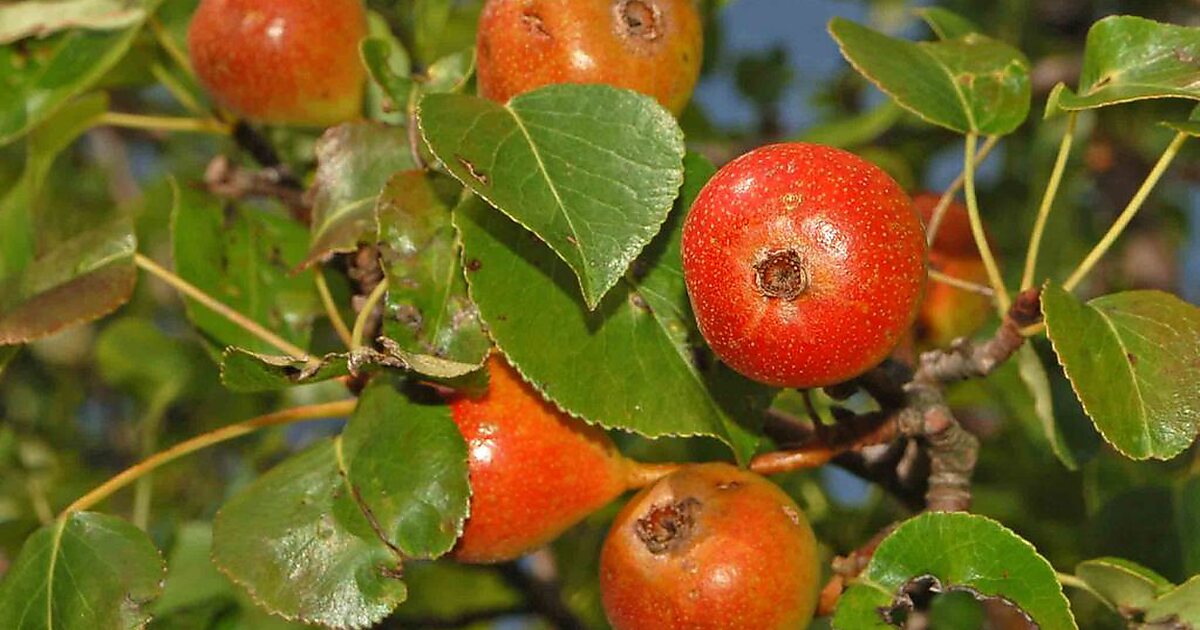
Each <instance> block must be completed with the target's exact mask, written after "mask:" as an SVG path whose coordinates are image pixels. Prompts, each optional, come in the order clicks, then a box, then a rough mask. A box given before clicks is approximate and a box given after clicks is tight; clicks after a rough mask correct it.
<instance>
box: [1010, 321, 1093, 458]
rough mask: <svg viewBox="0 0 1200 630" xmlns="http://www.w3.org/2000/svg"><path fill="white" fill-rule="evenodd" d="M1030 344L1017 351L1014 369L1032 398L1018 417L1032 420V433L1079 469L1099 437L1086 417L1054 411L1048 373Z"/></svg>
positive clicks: (1027, 420) (1058, 456) (1059, 456)
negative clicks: (1027, 406)
mask: <svg viewBox="0 0 1200 630" xmlns="http://www.w3.org/2000/svg"><path fill="white" fill-rule="evenodd" d="M1032 346H1033V341H1032V340H1031V341H1030V342H1028V343H1026V344H1025V345H1023V346H1021V349H1020V350H1018V351H1017V373H1018V375H1019V376H1020V378H1021V382H1022V383H1023V384H1024V385H1025V389H1026V391H1027V392H1028V393H1029V396H1030V398H1031V399H1032V400H1031V403H1032V405H1031V408H1030V410H1031V411H1032V414H1022V416H1023V417H1022V418H1021V419H1022V421H1025V422H1030V421H1036V423H1037V430H1036V433H1037V434H1038V435H1039V436H1040V437H1042V438H1044V439H1045V441H1046V443H1047V445H1048V446H1049V447H1050V450H1051V451H1052V452H1053V453H1054V455H1055V457H1057V458H1058V461H1060V462H1062V464H1063V466H1066V467H1067V468H1068V469H1069V470H1079V466H1080V464H1082V463H1083V462H1084V461H1086V460H1087V459H1088V458H1090V457H1091V456H1092V455H1093V454H1094V453H1095V452H1096V450H1097V447H1098V446H1099V444H1100V438H1099V436H1098V435H1097V434H1096V431H1095V429H1093V428H1092V426H1091V424H1090V423H1089V422H1088V421H1087V420H1085V419H1083V418H1078V419H1073V418H1074V416H1070V417H1060V416H1059V415H1058V414H1055V412H1054V396H1053V388H1052V387H1051V384H1050V377H1049V375H1048V374H1047V373H1046V368H1045V366H1043V365H1042V360H1041V358H1040V357H1039V356H1038V353H1037V352H1036V351H1035V350H1034V348H1033V347H1032ZM1026 415H1028V417H1024V416H1026Z"/></svg>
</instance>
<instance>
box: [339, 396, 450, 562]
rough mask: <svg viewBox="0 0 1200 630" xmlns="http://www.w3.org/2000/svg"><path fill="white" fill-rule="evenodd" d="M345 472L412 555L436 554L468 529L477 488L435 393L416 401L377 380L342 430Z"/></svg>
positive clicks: (385, 528)
mask: <svg viewBox="0 0 1200 630" xmlns="http://www.w3.org/2000/svg"><path fill="white" fill-rule="evenodd" d="M342 445H343V447H342V450H343V453H344V458H345V462H346V475H347V478H348V480H349V483H350V484H351V486H353V487H354V488H355V491H356V492H357V496H358V497H359V500H361V501H362V503H363V504H364V505H365V506H366V507H367V508H368V509H370V511H371V513H372V514H373V515H374V519H375V522H377V523H378V524H379V527H380V529H382V530H383V531H384V532H385V534H386V535H387V537H388V539H389V540H391V541H392V542H393V543H394V544H395V546H396V547H397V548H399V549H400V551H401V552H403V553H404V555H405V556H407V557H414V558H436V557H438V556H440V555H442V554H444V553H446V552H447V551H449V550H450V548H451V547H453V546H454V542H455V541H456V540H457V539H458V537H459V535H460V534H462V525H463V521H464V520H465V519H466V516H467V501H468V499H469V498H470V495H471V491H470V488H469V486H468V485H467V445H466V443H465V442H464V441H463V438H462V435H461V434H460V433H459V432H458V427H457V426H455V424H454V421H453V420H452V419H451V418H450V408H449V407H448V406H446V405H445V404H442V401H441V400H440V399H439V398H437V397H436V396H432V397H431V400H428V401H425V402H424V403H422V402H417V401H414V400H412V399H410V398H409V397H408V396H406V395H405V394H404V393H402V392H401V391H399V390H398V389H397V388H396V386H395V385H394V384H393V383H392V382H390V381H389V380H388V379H385V378H377V379H375V380H373V381H372V382H371V384H370V385H369V386H368V387H367V389H366V390H365V391H364V392H363V393H362V395H361V397H360V398H359V402H358V408H357V409H355V411H354V415H353V416H351V418H350V423H349V424H347V425H346V430H345V431H344V432H343V433H342Z"/></svg>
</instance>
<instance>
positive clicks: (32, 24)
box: [0, 0, 146, 44]
mask: <svg viewBox="0 0 1200 630" xmlns="http://www.w3.org/2000/svg"><path fill="white" fill-rule="evenodd" d="M143 4H144V3H143V2H142V1H141V0H27V1H25V2H14V3H12V4H7V5H4V6H0V44H9V43H12V42H15V41H17V40H18V39H21V38H24V37H29V36H37V37H45V36H47V35H50V34H52V33H55V32H58V31H61V30H64V29H69V28H86V29H93V30H115V29H122V28H128V27H130V26H135V25H137V24H140V23H141V22H142V20H144V19H145V18H146V8H145V7H144V6H143Z"/></svg>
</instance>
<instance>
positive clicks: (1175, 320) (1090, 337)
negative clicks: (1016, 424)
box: [1042, 284, 1200, 459]
mask: <svg viewBox="0 0 1200 630" xmlns="http://www.w3.org/2000/svg"><path fill="white" fill-rule="evenodd" d="M1042 312H1043V314H1044V315H1045V319H1046V332H1047V335H1048V336H1049V337H1050V341H1051V342H1052V343H1053V345H1054V351H1055V353H1057V355H1058V359H1059V361H1060V362H1061V363H1062V366H1063V370H1064V371H1065V372H1066V374H1067V378H1069V379H1070V380H1071V384H1072V385H1073V386H1074V388H1075V394H1076V396H1078V397H1079V401H1080V402H1081V403H1083V408H1084V411H1086V412H1087V414H1088V416H1089V417H1091V419H1092V421H1093V422H1095V423H1096V428H1098V429H1099V430H1100V433H1101V435H1103V436H1104V439H1105V440H1107V441H1108V442H1109V443H1110V444H1112V445H1113V446H1114V447H1115V448H1116V449H1117V450H1118V451H1120V452H1121V453H1123V454H1124V455H1126V456H1127V457H1131V458H1134V459H1145V458H1148V457H1153V458H1156V459H1170V458H1171V457H1174V456H1175V455H1178V454H1179V453H1180V452H1182V451H1183V450H1184V449H1186V448H1187V447H1188V446H1190V445H1191V443H1192V442H1193V441H1194V440H1195V438H1196V433H1197V431H1198V430H1200V390H1198V389H1197V388H1196V383H1197V382H1200V309H1197V308H1196V307H1195V306H1192V305H1191V304H1188V303H1186V302H1184V301H1183V300H1180V299H1179V298H1178V297H1175V296H1174V295H1171V294H1168V293H1163V292H1161V291H1129V292H1125V293H1116V294H1113V295H1106V296H1103V297H1099V298H1096V299H1093V300H1091V301H1089V302H1087V303H1086V304H1085V303H1083V302H1080V301H1079V300H1077V299H1076V298H1075V297H1074V296H1072V295H1071V294H1070V293H1068V292H1067V291H1064V290H1063V289H1062V288H1061V287H1059V286H1057V285H1054V284H1051V285H1048V286H1047V287H1046V288H1045V290H1043V292H1042Z"/></svg>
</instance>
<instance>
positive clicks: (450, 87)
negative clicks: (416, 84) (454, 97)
mask: <svg viewBox="0 0 1200 630" xmlns="http://www.w3.org/2000/svg"><path fill="white" fill-rule="evenodd" d="M474 73H475V48H474V47H471V48H468V49H466V50H460V51H458V52H456V53H451V54H449V55H446V56H445V57H442V58H440V59H438V60H437V61H435V62H433V63H432V64H430V66H429V69H428V70H426V71H425V77H424V79H425V81H424V83H423V84H422V86H421V87H422V89H423V91H424V92H425V93H427V94H437V93H449V92H461V91H463V88H465V87H466V86H467V82H468V81H469V80H470V78H471V75H472V74H474Z"/></svg>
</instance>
